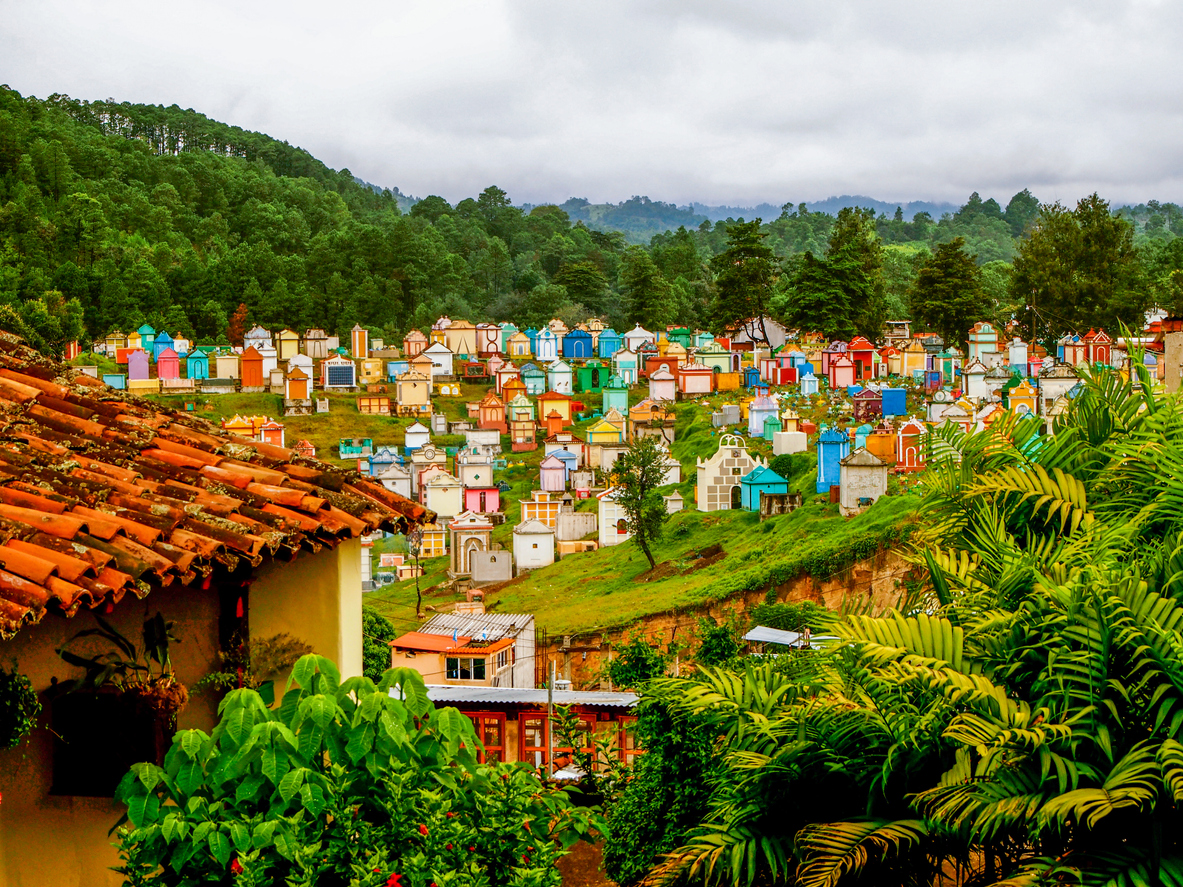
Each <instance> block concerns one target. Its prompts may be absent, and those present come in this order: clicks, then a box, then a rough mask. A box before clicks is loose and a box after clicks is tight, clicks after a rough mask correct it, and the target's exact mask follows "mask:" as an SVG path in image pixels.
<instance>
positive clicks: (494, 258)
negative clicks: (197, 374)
mask: <svg viewBox="0 0 1183 887" xmlns="http://www.w3.org/2000/svg"><path fill="white" fill-rule="evenodd" d="M400 204H401V207H400ZM699 219H700V220H701V221H698V222H697V224H695V221H696V220H699ZM686 222H690V224H686ZM741 223H742V224H741ZM642 229H643V230H644V231H645V232H647V233H646V236H645V238H644V240H645V242H644V243H640V244H638V243H635V242H633V243H630V238H631V239H632V240H634V241H635V240H636V239H638V238H637V231H639V230H642ZM1180 235H1183V212H1181V211H1180V209H1179V207H1178V206H1176V205H1174V204H1159V203H1156V202H1151V203H1148V204H1145V205H1142V206H1138V207H1122V208H1121V209H1119V210H1116V211H1112V212H1111V211H1110V209H1109V207H1108V204H1105V203H1104V201H1101V200H1100V199H1099V198H1096V197H1095V196H1094V197H1093V198H1087V199H1086V200H1082V201H1081V203H1080V204H1079V205H1078V206H1077V207H1076V208H1070V207H1069V208H1065V207H1061V206H1059V205H1058V204H1056V205H1052V206H1041V205H1040V203H1039V201H1038V200H1037V199H1036V198H1035V197H1034V196H1033V195H1031V194H1030V193H1029V192H1027V191H1022V192H1020V193H1018V194H1016V195H1014V196H1013V197H1012V198H1011V199H1010V200H1009V202H1008V203H1007V204H1006V206H1005V207H1003V206H1002V205H1000V204H999V203H998V202H997V201H995V200H993V199H986V200H983V199H981V198H980V197H979V196H978V195H977V194H976V193H975V194H973V195H972V196H971V197H970V198H969V200H968V201H967V202H966V203H965V205H964V206H962V207H961V208H960V209H958V210H957V211H956V212H953V213H945V214H942V216H941V217H940V218H937V219H934V218H932V216H931V215H929V214H928V213H926V212H916V213H915V214H914V215H913V216H912V217H911V218H910V219H908V220H905V217H904V213H903V211H902V210H897V211H896V212H895V213H894V214H892V215H889V214H887V213H883V212H876V211H875V210H874V209H870V208H868V209H842V210H840V211H839V212H837V213H836V214H830V213H819V212H811V211H810V210H809V209H808V208H807V207H806V206H805V205H804V204H798V205H797V206H792V205H788V204H786V205H785V206H784V207H782V209H781V210H780V213H779V216H777V217H776V218H768V219H766V220H760V219H757V220H747V222H746V223H744V220H742V219H731V218H727V219H719V220H716V221H714V222H712V221H710V220H709V219H707V218H705V217H704V216H701V215H695V214H694V213H692V212H690V211H689V210H685V209H679V208H678V207H676V206H673V205H671V204H664V203H660V202H657V201H651V200H649V199H648V198H644V197H635V198H632V199H631V200H629V201H625V202H623V203H621V204H618V205H615V206H611V205H594V206H593V205H591V204H589V203H588V201H586V200H580V199H573V200H569V201H568V202H567V203H565V204H562V205H547V206H534V207H526V208H523V207H519V206H515V205H514V204H513V203H512V202H511V200H510V197H509V195H507V194H506V193H505V192H504V191H503V190H501V189H500V188H497V187H495V186H491V187H489V188H486V189H485V190H484V191H482V192H481V193H480V194H479V195H477V196H475V197H472V198H467V199H464V200H461V201H459V202H458V203H456V204H455V205H452V204H450V203H448V202H447V201H445V200H444V199H442V198H440V197H437V196H429V197H426V198H424V199H422V200H419V201H417V202H412V200H410V199H408V198H407V197H406V196H405V195H402V194H400V193H398V192H397V190H395V191H391V190H388V189H381V188H375V187H374V186H371V185H368V184H366V183H364V182H361V181H359V180H357V179H355V177H354V176H353V174H352V173H351V172H350V171H349V170H332V169H329V168H328V167H326V166H325V165H324V164H323V163H321V162H319V161H318V160H316V159H315V158H314V157H312V156H311V155H310V154H309V153H308V152H306V151H304V150H302V149H300V148H297V147H293V146H292V145H289V144H288V143H286V142H281V141H278V140H276V139H273V138H270V137H269V136H266V135H262V134H260V133H254V132H248V131H245V130H242V129H239V128H236V127H233V126H229V125H226V124H223V123H219V122H217V121H213V120H210V119H208V118H207V117H205V116H204V115H202V114H200V113H198V112H196V111H193V110H182V109H181V108H178V107H177V106H175V105H174V106H172V107H168V108H166V107H162V106H155V105H133V104H127V103H123V104H120V103H115V102H111V101H108V102H85V101H78V100H75V99H71V98H69V97H67V96H61V95H54V96H50V97H49V98H48V99H37V98H33V97H23V96H21V95H20V94H19V93H17V92H15V91H13V90H11V89H8V88H7V87H0V320H2V321H5V322H6V323H7V325H9V326H15V327H18V328H19V329H20V330H21V331H22V332H24V333H26V334H27V335H29V336H30V338H32V339H33V340H34V342H35V344H38V345H39V346H41V347H44V348H46V349H47V350H55V349H57V348H59V347H60V346H61V344H62V343H63V342H64V341H66V340H68V339H71V338H75V337H80V336H88V335H89V336H99V335H102V334H104V333H105V332H107V331H110V330H112V329H130V328H133V327H135V326H138V325H139V324H140V323H142V322H144V321H147V322H149V323H152V324H153V325H154V326H156V327H158V328H160V327H163V328H166V329H168V330H170V331H172V332H179V333H184V334H186V335H189V336H194V337H196V338H197V339H198V340H199V341H204V340H209V341H214V340H218V339H220V338H223V337H224V336H225V334H226V329H227V324H228V321H229V319H230V317H231V316H232V315H233V314H234V313H235V312H236V311H237V310H239V307H240V306H242V305H245V306H246V312H247V314H248V317H249V320H250V321H251V322H257V323H261V324H263V325H265V326H268V327H272V328H276V329H278V328H281V327H284V326H288V327H292V328H297V329H303V328H307V327H310V326H319V327H323V328H325V329H327V330H329V331H334V332H342V331H344V330H347V329H349V328H350V327H351V326H352V325H353V324H354V323H361V324H363V325H366V326H369V327H371V328H373V329H374V330H375V331H376V332H379V331H380V332H382V333H384V334H386V335H387V336H398V335H401V333H403V332H405V331H406V330H407V329H409V328H411V327H425V326H427V325H429V324H430V323H431V321H432V320H433V319H435V318H436V317H438V316H439V315H440V314H449V315H451V316H453V317H467V318H470V319H473V320H484V319H489V320H513V321H515V322H517V323H519V324H535V325H536V324H538V323H541V322H544V321H545V320H547V319H548V318H550V317H553V316H556V315H557V316H560V317H563V318H564V320H566V321H567V322H568V323H573V322H576V321H578V320H582V319H584V318H586V317H587V316H590V315H593V314H594V315H599V316H602V317H604V318H605V319H606V320H607V321H608V322H609V323H611V324H612V325H613V326H616V327H630V326H631V325H632V324H634V323H637V322H640V323H643V324H646V325H649V326H657V325H661V324H666V323H680V324H689V325H696V326H699V327H703V328H714V329H720V328H723V327H725V326H727V325H728V324H730V323H733V322H734V321H735V320H736V319H740V318H742V317H743V316H749V315H751V314H754V313H766V314H768V315H770V316H773V317H776V318H778V319H781V320H784V321H785V322H787V323H789V324H791V325H793V326H798V325H800V326H806V327H809V328H817V329H821V330H822V331H824V332H826V333H828V334H833V335H845V334H850V333H853V332H854V331H860V332H866V333H867V334H871V335H874V334H875V333H876V332H877V325H878V324H881V322H882V320H883V319H885V318H887V317H888V316H889V315H890V316H893V317H895V316H899V317H908V316H912V317H914V318H915V319H917V320H918V321H920V322H922V323H925V324H928V325H930V326H933V328H936V329H939V330H941V331H944V330H948V331H949V335H950V336H953V337H954V338H956V337H960V336H963V335H964V334H963V333H959V332H958V330H959V329H961V327H962V326H963V325H964V324H965V322H966V321H970V322H972V320H974V319H981V318H992V319H995V320H998V321H1000V322H1006V321H1009V320H1012V319H1013V320H1018V321H1020V322H1021V323H1029V324H1030V327H1031V328H1032V329H1035V330H1036V331H1037V334H1038V335H1041V336H1049V335H1054V334H1055V333H1057V332H1058V331H1062V330H1064V329H1072V328H1075V327H1076V326H1080V325H1088V324H1093V323H1108V324H1110V325H1112V324H1115V323H1118V322H1127V323H1130V322H1134V323H1136V322H1137V320H1138V318H1139V315H1140V312H1141V311H1143V310H1145V309H1146V308H1148V307H1150V306H1151V305H1152V304H1155V303H1157V304H1161V305H1164V306H1166V307H1168V308H1172V309H1174V306H1175V305H1180V306H1181V307H1183V270H1181V269H1183V237H1181V236H1180ZM745 269H746V270H745ZM1065 281H1068V283H1065ZM950 300H952V302H955V303H956V305H954V306H952V307H951V306H950V305H949V304H946V303H948V302H949V301H950ZM954 309H955V310H954ZM745 312H746V314H745Z"/></svg>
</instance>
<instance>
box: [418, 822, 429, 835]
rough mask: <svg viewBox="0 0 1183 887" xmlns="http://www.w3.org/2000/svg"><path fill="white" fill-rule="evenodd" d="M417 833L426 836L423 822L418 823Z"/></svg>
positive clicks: (425, 827)
mask: <svg viewBox="0 0 1183 887" xmlns="http://www.w3.org/2000/svg"><path fill="white" fill-rule="evenodd" d="M419 834H421V835H423V837H425V838H426V837H427V826H425V825H424V824H423V823H419Z"/></svg>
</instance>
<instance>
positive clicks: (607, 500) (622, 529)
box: [596, 487, 633, 548]
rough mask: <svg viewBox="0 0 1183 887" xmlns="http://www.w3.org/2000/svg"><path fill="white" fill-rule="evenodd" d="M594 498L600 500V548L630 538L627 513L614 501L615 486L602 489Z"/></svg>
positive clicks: (617, 543)
mask: <svg viewBox="0 0 1183 887" xmlns="http://www.w3.org/2000/svg"><path fill="white" fill-rule="evenodd" d="M596 498H597V499H599V500H600V548H604V547H606V546H608V545H619V544H620V543H621V542H626V541H627V540H629V539H631V538H632V535H633V534H632V533H630V532H629V530H628V515H627V514H625V511H624V508H623V507H622V506H621V505H620V503H618V502H617V501H616V488H615V487H611V488H609V489H607V490H604V492H602V493H599V494H598V495H597V496H596Z"/></svg>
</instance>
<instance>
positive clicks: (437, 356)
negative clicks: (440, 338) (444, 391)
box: [423, 342, 456, 378]
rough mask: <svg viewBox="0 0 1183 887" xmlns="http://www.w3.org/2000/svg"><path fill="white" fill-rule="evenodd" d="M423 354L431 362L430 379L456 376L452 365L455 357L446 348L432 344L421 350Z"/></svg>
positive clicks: (437, 343) (435, 343) (436, 343)
mask: <svg viewBox="0 0 1183 887" xmlns="http://www.w3.org/2000/svg"><path fill="white" fill-rule="evenodd" d="M423 353H424V354H425V355H427V357H428V358H429V359H430V360H431V375H432V378H435V377H437V376H454V375H456V370H455V365H454V361H455V358H456V355H455V354H453V353H452V352H451V351H450V350H448V346H446V345H441V344H440V343H439V342H433V343H432V344H431V346H430V347H428V348H425V349H423Z"/></svg>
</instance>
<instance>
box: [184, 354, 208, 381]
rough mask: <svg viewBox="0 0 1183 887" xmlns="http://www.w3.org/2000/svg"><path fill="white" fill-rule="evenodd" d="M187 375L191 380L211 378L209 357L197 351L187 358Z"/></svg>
mask: <svg viewBox="0 0 1183 887" xmlns="http://www.w3.org/2000/svg"><path fill="white" fill-rule="evenodd" d="M185 375H186V376H188V377H189V378H190V379H208V378H209V355H208V354H206V353H205V352H204V351H202V350H200V349H197V350H194V351H190V352H189V355H188V356H187V357H186V358H185Z"/></svg>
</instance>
